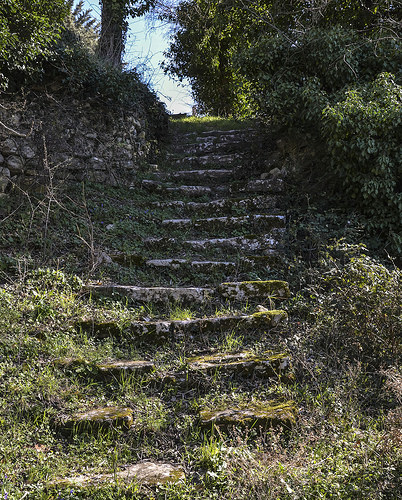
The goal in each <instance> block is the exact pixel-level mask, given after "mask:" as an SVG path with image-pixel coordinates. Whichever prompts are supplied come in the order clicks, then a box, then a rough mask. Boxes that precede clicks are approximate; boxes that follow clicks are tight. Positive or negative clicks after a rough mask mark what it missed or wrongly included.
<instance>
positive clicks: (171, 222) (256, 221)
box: [162, 214, 286, 232]
mask: <svg viewBox="0 0 402 500" xmlns="http://www.w3.org/2000/svg"><path fill="white" fill-rule="evenodd" d="M285 223H286V217H285V216H284V215H274V214H255V215H245V216H241V217H208V218H206V219H195V220H193V219H165V220H163V221H162V227H166V228H172V229H185V228H190V227H193V228H195V229H204V230H205V229H207V230H208V231H211V232H212V231H219V230H225V229H226V230H229V229H244V228H245V227H246V228H250V227H251V228H258V229H260V230H262V229H265V230H266V229H268V228H269V229H273V228H283V227H285Z"/></svg>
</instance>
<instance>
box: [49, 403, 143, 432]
mask: <svg viewBox="0 0 402 500" xmlns="http://www.w3.org/2000/svg"><path fill="white" fill-rule="evenodd" d="M132 425H133V410H131V408H123V407H118V406H107V407H104V408H95V409H92V410H87V411H83V412H77V413H74V414H72V415H70V416H67V417H66V416H62V417H61V418H60V420H59V421H58V427H59V429H60V430H61V431H62V432H64V433H72V434H79V433H82V432H86V433H95V432H99V431H110V430H114V429H121V430H128V429H129V428H130V427H131V426H132Z"/></svg>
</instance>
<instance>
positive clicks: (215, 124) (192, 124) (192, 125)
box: [170, 116, 255, 133]
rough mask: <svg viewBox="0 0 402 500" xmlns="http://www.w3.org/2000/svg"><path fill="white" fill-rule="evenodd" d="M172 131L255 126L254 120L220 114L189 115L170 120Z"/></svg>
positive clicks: (232, 128) (203, 130)
mask: <svg viewBox="0 0 402 500" xmlns="http://www.w3.org/2000/svg"><path fill="white" fill-rule="evenodd" d="M170 126H171V131H172V133H174V132H182V133H185V132H196V133H200V132H210V131H213V130H225V131H226V130H244V129H248V128H253V127H254V126H255V122H253V121H252V120H235V119H233V118H232V119H230V118H222V117H219V116H204V117H198V116H189V117H184V118H176V119H172V120H171V121H170Z"/></svg>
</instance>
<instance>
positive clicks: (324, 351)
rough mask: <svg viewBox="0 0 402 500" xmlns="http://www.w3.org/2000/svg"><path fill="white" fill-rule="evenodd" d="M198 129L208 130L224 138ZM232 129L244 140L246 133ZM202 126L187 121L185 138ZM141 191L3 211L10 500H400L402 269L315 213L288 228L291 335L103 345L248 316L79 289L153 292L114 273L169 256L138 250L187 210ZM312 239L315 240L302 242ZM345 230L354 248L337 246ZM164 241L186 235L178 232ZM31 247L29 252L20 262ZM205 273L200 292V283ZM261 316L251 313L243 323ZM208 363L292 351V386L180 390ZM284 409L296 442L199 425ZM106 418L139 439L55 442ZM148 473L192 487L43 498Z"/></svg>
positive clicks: (88, 194) (289, 435)
mask: <svg viewBox="0 0 402 500" xmlns="http://www.w3.org/2000/svg"><path fill="white" fill-rule="evenodd" d="M194 120H195V119H192V121H194ZM199 122H200V123H199V125H198V127H199V129H200V131H203V130H205V127H207V130H208V127H209V126H210V125H209V124H211V120H199ZM226 125H227V127H226V128H227V129H228V130H231V129H232V128H233V122H230V121H228V122H227V124H226ZM189 127H190V125H189V124H188V123H186V124H185V125H184V126H183V129H184V130H186V131H189ZM184 130H183V131H184ZM144 175H145V174H144ZM139 183H140V180H139ZM139 183H138V185H137V186H136V187H135V189H128V188H124V187H122V188H108V189H105V187H104V186H99V185H95V184H93V185H87V186H86V187H85V190H83V189H82V187H79V186H75V187H69V188H68V189H67V187H66V188H61V187H60V188H59V190H58V191H57V193H53V195H57V200H58V202H57V203H56V199H54V202H53V203H52V205H51V206H52V207H53V208H52V210H51V212H50V214H49V213H48V212H47V210H46V207H47V206H48V202H47V198H46V195H45V196H44V197H38V198H36V197H34V196H32V195H31V197H30V199H28V198H24V196H21V195H19V196H17V193H14V195H13V196H11V198H10V199H9V200H4V201H3V202H2V203H3V208H2V210H3V212H2V220H3V232H2V240H1V245H2V252H3V255H7V254H8V257H7V258H5V257H4V258H3V270H4V271H5V273H4V272H3V275H2V276H3V278H4V279H5V280H7V282H6V283H5V284H4V285H3V287H2V291H1V295H0V311H1V313H0V326H1V329H2V331H3V332H6V333H5V334H4V335H3V336H2V338H1V341H0V356H1V361H0V368H1V374H2V375H1V384H2V389H3V390H2V391H1V393H2V414H1V426H2V429H3V431H4V432H3V433H2V441H1V443H0V446H1V448H2V450H4V451H3V454H4V455H3V457H4V458H3V460H2V462H1V463H0V471H1V474H2V481H3V482H2V485H1V488H2V490H0V491H1V493H2V496H3V498H4V497H6V498H7V496H8V498H9V499H10V498H20V497H21V496H22V495H23V494H25V493H26V492H29V494H30V495H32V496H35V498H39V499H46V500H50V499H54V498H57V497H60V498H68V499H71V500H72V499H83V498H87V499H89V498H91V499H97V500H106V499H108V498H113V499H128V498H160V499H162V498H168V499H186V498H188V499H190V498H200V499H201V498H205V499H207V498H208V499H210V498H224V499H233V498H234V499H239V500H240V499H244V498H250V496H251V497H252V498H256V499H261V500H263V499H264V500H267V499H271V498H272V499H277V498H281V499H289V500H290V499H293V498H295V497H299V498H302V499H306V500H307V499H310V498H318V499H320V498H322V499H324V498H342V499H347V498H373V499H387V498H389V499H394V498H398V495H399V491H400V488H401V483H400V478H401V468H400V464H401V463H402V460H401V459H402V456H401V450H402V441H401V439H402V438H401V433H400V426H401V410H400V408H401V403H402V401H401V387H402V385H401V384H402V374H401V367H400V359H401V338H400V331H401V328H402V324H401V323H402V317H401V303H402V295H401V293H402V286H401V279H402V276H401V272H400V270H399V269H398V268H397V267H395V266H393V264H392V262H390V261H389V262H380V261H377V260H376V259H374V258H373V257H370V256H369V255H368V254H367V250H366V249H364V247H362V246H361V245H358V244H355V243H356V242H357V241H359V239H360V238H361V229H360V227H359V222H358V219H356V218H353V217H352V218H350V219H349V224H347V221H345V228H347V230H346V231H344V230H343V229H342V226H341V216H340V215H339V214H337V213H332V214H331V213H326V214H321V215H320V214H317V213H314V212H312V213H310V218H309V219H307V218H304V219H301V220H300V221H298V224H297V225H295V226H294V229H293V228H290V229H289V247H288V249H287V255H288V261H287V266H286V267H284V268H282V271H280V272H282V273H283V277H284V278H286V279H288V280H289V282H290V284H291V288H292V291H293V297H292V298H291V299H290V301H289V303H288V304H287V305H286V309H287V310H288V312H289V318H290V320H289V325H288V326H287V327H286V328H285V329H284V330H282V331H281V332H275V333H272V334H271V335H270V334H267V335H264V336H259V337H258V338H256V336H255V335H253V334H248V333H246V332H244V331H233V332H226V333H225V334H224V335H220V334H216V335H210V336H209V337H208V339H204V338H202V339H200V338H197V337H196V336H195V337H193V338H185V339H183V338H182V339H180V338H178V339H172V341H171V342H166V343H165V344H163V345H154V344H152V343H150V342H144V341H141V340H135V339H133V338H132V337H131V336H129V335H127V336H126V334H122V335H121V336H120V337H113V336H110V337H108V338H104V339H101V338H96V336H93V335H91V333H90V332H84V331H81V330H80V329H77V328H76V327H75V324H76V321H77V319H79V318H82V317H92V318H96V319H98V320H107V321H117V323H118V325H119V328H121V331H122V332H124V331H125V328H126V326H127V325H128V324H129V323H130V321H133V320H138V319H157V318H162V319H165V320H167V319H178V320H182V319H187V318H193V317H199V316H200V315H207V316H210V315H214V314H216V315H222V314H225V313H232V312H235V311H237V312H239V309H238V307H234V304H230V303H226V304H221V305H220V306H219V307H218V308H217V307H216V304H215V303H212V302H211V303H210V304H208V303H206V304H204V305H203V307H202V308H201V309H200V310H197V308H196V307H194V306H184V305H183V304H172V305H170V306H169V307H166V306H164V307H161V306H158V305H148V306H139V305H133V304H131V303H130V302H128V301H124V300H123V301H121V300H116V298H103V299H97V298H95V297H91V296H90V295H88V294H87V293H85V291H84V289H83V288H82V281H81V279H84V280H88V278H89V279H96V280H101V281H107V279H108V278H109V279H110V278H111V279H113V280H116V281H119V282H124V279H126V280H127V281H126V282H127V283H137V284H138V283H139V282H140V280H141V272H142V271H141V268H138V267H137V266H136V265H135V264H133V265H131V266H127V268H126V271H123V268H124V266H117V265H115V264H113V263H110V262H108V261H107V260H106V261H105V260H103V261H102V258H103V259H104V258H105V254H106V255H107V253H112V252H111V250H112V249H113V250H114V251H117V252H125V253H126V254H129V255H130V254H132V255H145V256H147V257H152V256H153V254H152V252H155V255H159V254H158V252H159V250H158V249H156V250H151V249H150V248H147V247H141V246H140V245H139V239H140V238H142V237H145V236H148V235H149V234H158V235H161V234H163V232H161V220H162V219H163V218H166V217H171V216H172V215H173V213H172V212H169V209H165V208H158V207H156V206H153V207H152V209H150V204H151V203H152V201H158V200H160V199H161V195H160V194H158V193H155V194H149V193H145V192H144V191H142V190H141V189H140V188H139ZM61 200H63V202H62V203H60V202H61ZM190 200H191V199H189V200H188V201H190ZM49 216H50V218H48V219H47V217H49ZM331 217H332V219H331ZM330 221H332V223H331V224H329V222H330ZM45 228H47V229H46V231H47V238H46V241H45V240H44V238H43V236H44V230H45ZM303 229H304V230H305V234H304V236H305V237H304V239H303V235H300V234H299V235H297V234H295V233H293V231H296V232H297V231H303ZM342 233H343V234H344V236H345V240H344V241H341V242H338V243H334V239H339V237H340V236H341V235H342ZM168 235H169V236H172V235H174V236H176V237H180V234H174V233H172V232H171V231H170V232H168ZM182 237H186V235H182ZM312 237H314V240H311V238H312ZM331 242H332V244H331ZM351 243H353V244H351ZM21 247H23V248H24V253H21V252H19V251H18V248H21ZM306 250H309V251H308V252H307V251H306ZM102 255H103V257H102ZM46 266H48V268H47V269H46V268H45V267H46ZM38 268H39V269H38ZM124 273H127V274H126V275H125V274H124ZM191 273H192V275H191V276H190V279H191V281H190V282H191V283H194V280H195V279H196V277H197V272H194V271H191ZM148 274H149V272H148ZM142 276H144V274H143V275H142ZM275 277H279V276H278V273H276V276H275ZM200 278H201V279H204V280H205V279H209V280H211V279H216V280H218V279H219V277H211V276H209V277H203V276H202V275H201V276H200ZM148 279H149V280H150V282H149V284H151V285H153V286H155V285H158V284H169V285H171V284H172V279H174V276H173V275H170V276H166V277H165V276H164V275H163V274H162V273H158V274H154V275H151V274H149V276H148ZM176 279H177V276H176ZM187 279H189V277H187ZM165 280H166V281H165ZM184 282H186V281H184ZM173 283H174V284H178V283H180V282H176V283H175V282H173ZM265 305H266V306H267V307H271V306H272V307H273V306H274V305H273V304H272V305H271V304H270V303H267V304H265ZM255 307H256V304H255V303H252V302H250V303H248V304H247V305H246V308H245V309H244V312H248V313H249V312H254V311H255ZM279 333H280V335H278V334H279ZM206 349H207V352H211V353H214V352H216V351H218V352H238V351H242V350H251V351H252V352H253V353H255V354H256V355H258V354H261V353H264V352H266V351H267V350H268V351H270V350H271V351H274V352H278V351H279V352H284V353H288V354H290V355H291V357H292V365H293V371H294V378H293V379H292V380H291V381H290V382H289V381H287V382H286V381H285V380H270V381H269V382H268V381H266V380H259V379H258V378H255V379H250V378H247V377H242V376H236V377H228V376H227V375H225V374H224V373H219V372H217V373H215V374H213V375H209V376H201V377H199V378H197V379H196V381H195V382H194V381H193V382H191V383H190V381H187V382H183V381H181V382H178V381H180V380H183V379H184V380H187V379H186V377H187V375H186V373H187V372H186V369H187V368H186V366H187V365H186V359H187V358H189V357H191V356H193V355H194V354H202V353H205V350H206ZM114 359H120V360H124V359H131V360H133V359H147V360H150V361H153V362H154V363H155V366H154V369H153V370H152V371H151V372H150V373H148V374H144V375H142V376H138V375H134V374H133V375H126V376H122V377H116V376H113V377H110V378H105V376H103V375H100V372H99V369H98V368H97V366H98V365H99V363H108V362H110V361H111V360H114ZM183 384H184V385H183ZM278 394H279V395H280V396H281V397H282V398H283V399H292V400H293V401H295V404H296V406H297V408H298V411H299V417H298V421H297V423H296V425H295V426H294V428H293V429H291V430H270V431H267V430H263V429H259V428H251V429H238V430H236V431H233V432H232V431H228V432H223V431H219V432H218V431H217V430H215V431H213V432H211V431H208V430H205V429H202V428H200V427H199V425H198V416H197V415H198V411H199V409H202V408H213V407H215V406H216V405H217V404H221V405H222V404H223V403H227V404H232V405H235V406H236V407H242V406H244V405H247V404H248V403H250V402H253V401H270V400H272V398H273V397H274V396H277V395H278ZM106 405H107V406H121V407H128V408H131V409H133V410H134V411H135V426H134V427H133V428H132V429H131V430H130V431H129V432H124V431H113V432H110V433H108V432H106V433H101V434H91V433H84V434H81V435H76V436H75V437H74V438H71V436H66V435H64V434H62V433H61V432H60V431H59V430H58V427H57V422H58V421H59V419H60V417H61V416H63V415H69V414H71V413H72V412H74V411H79V410H82V409H88V408H97V407H100V406H106ZM139 458H141V459H149V460H155V461H162V460H169V461H171V462H172V463H175V464H180V465H182V466H183V467H184V468H185V470H186V471H187V472H188V475H187V479H186V481H185V482H183V483H178V484H176V485H170V486H159V487H155V488H151V489H148V490H146V491H140V490H139V489H138V486H136V485H133V486H132V488H131V489H127V488H126V487H124V486H123V485H121V484H116V485H110V486H102V487H94V488H88V489H85V490H80V489H77V488H71V487H69V488H66V489H64V488H62V487H59V488H58V489H56V490H48V489H46V484H47V483H48V481H49V480H50V479H54V478H56V477H65V476H71V475H74V474H75V473H76V474H80V473H81V472H83V471H86V472H88V473H97V472H105V471H106V472H113V471H116V470H120V468H121V467H122V466H124V465H126V464H129V463H135V462H137V461H138V460H139ZM16 463H18V466H15V464H16ZM27 471H28V472H27ZM6 492H7V494H6Z"/></svg>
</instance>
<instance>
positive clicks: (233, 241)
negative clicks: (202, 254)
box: [143, 234, 279, 255]
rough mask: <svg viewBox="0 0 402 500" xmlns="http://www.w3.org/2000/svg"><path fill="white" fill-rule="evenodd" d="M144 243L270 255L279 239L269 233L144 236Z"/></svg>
mask: <svg viewBox="0 0 402 500" xmlns="http://www.w3.org/2000/svg"><path fill="white" fill-rule="evenodd" d="M143 241H144V243H145V244H146V245H147V246H148V247H150V248H161V247H162V248H169V247H170V248H177V247H180V248H183V247H185V248H191V249H192V250H198V251H206V250H209V251H211V250H214V249H224V250H231V251H241V252H246V253H252V252H256V251H258V252H260V253H261V254H262V255H270V254H272V253H273V252H274V249H275V248H277V247H278V245H279V241H278V239H277V238H273V237H272V235H271V234H263V235H261V236H259V237H247V236H236V237H234V238H209V239H204V240H184V241H182V240H177V239H176V238H168V237H162V238H146V239H144V240H143Z"/></svg>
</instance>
